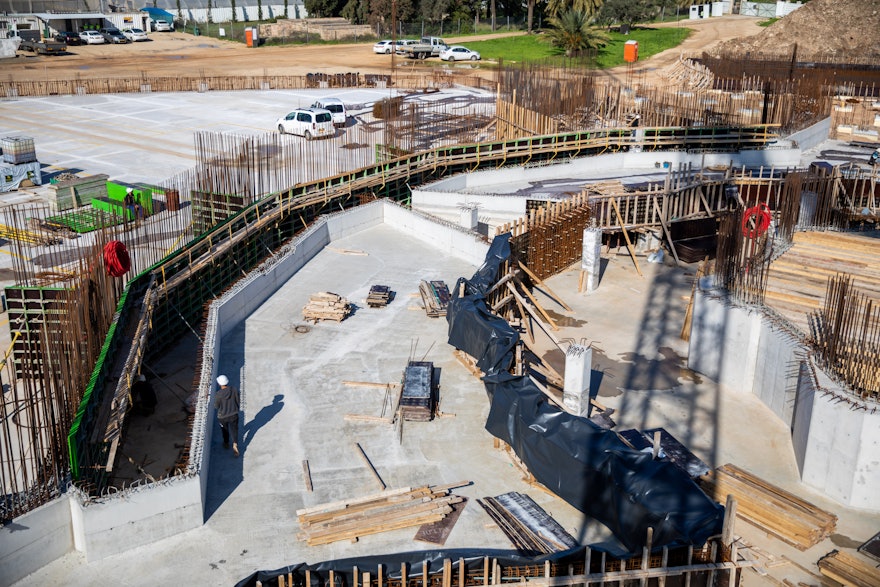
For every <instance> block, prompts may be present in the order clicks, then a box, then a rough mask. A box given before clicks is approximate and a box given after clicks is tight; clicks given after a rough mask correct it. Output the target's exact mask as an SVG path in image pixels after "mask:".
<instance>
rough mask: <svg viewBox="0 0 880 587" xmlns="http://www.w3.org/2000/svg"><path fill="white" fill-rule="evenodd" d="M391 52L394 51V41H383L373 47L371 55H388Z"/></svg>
mask: <svg viewBox="0 0 880 587" xmlns="http://www.w3.org/2000/svg"><path fill="white" fill-rule="evenodd" d="M392 51H394V41H392V40H391V39H385V40H384V41H379V42H378V43H376V44H375V45H373V53H380V54H381V53H384V54H386V55H390V54H391V52H392Z"/></svg>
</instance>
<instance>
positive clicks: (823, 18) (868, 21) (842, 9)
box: [709, 0, 880, 63]
mask: <svg viewBox="0 0 880 587" xmlns="http://www.w3.org/2000/svg"><path fill="white" fill-rule="evenodd" d="M795 45H796V46H797V55H798V59H800V60H804V59H811V58H816V59H823V58H824V59H829V58H833V59H835V60H841V59H843V60H845V61H847V62H850V63H873V62H876V61H878V60H880V0H811V1H810V2H807V3H806V4H804V5H803V6H802V7H801V8H798V9H797V10H795V11H794V12H792V13H791V14H789V15H788V16H786V17H785V18H782V19H780V20H778V21H776V22H775V23H773V24H772V25H770V26H769V27H766V28H765V29H763V30H762V31H761V32H760V33H758V34H757V35H754V36H751V37H747V38H742V39H740V38H732V39H731V40H729V41H725V42H724V43H720V44H718V45H717V46H716V47H715V48H714V49H711V50H710V51H709V52H711V53H714V54H717V55H724V54H725V53H746V52H749V53H752V54H757V53H761V54H768V55H788V56H790V55H791V54H792V52H793V51H794V50H795Z"/></svg>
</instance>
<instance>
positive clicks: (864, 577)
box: [817, 550, 880, 587]
mask: <svg viewBox="0 0 880 587" xmlns="http://www.w3.org/2000/svg"><path fill="white" fill-rule="evenodd" d="M817 564H818V565H819V570H820V571H821V572H822V574H823V575H825V576H826V577H831V578H832V579H834V580H835V581H837V582H838V583H840V584H841V585H847V586H851V587H877V586H878V585H880V569H877V567H875V566H874V565H872V564H871V563H869V562H868V561H866V560H864V559H862V558H860V557H858V556H856V555H852V554H848V553H846V552H840V551H837V550H833V551H831V552H829V553H828V554H826V555H825V556H823V557H822V558H820V559H819V562H818V563H817Z"/></svg>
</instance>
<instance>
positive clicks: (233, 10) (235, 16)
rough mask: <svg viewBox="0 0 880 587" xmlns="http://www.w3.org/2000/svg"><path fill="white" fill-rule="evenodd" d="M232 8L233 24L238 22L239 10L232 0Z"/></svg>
mask: <svg viewBox="0 0 880 587" xmlns="http://www.w3.org/2000/svg"><path fill="white" fill-rule="evenodd" d="M178 1H180V0H178ZM230 6H232V22H238V9H237V8H236V6H235V0H230Z"/></svg>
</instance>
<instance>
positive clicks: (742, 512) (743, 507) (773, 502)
mask: <svg viewBox="0 0 880 587" xmlns="http://www.w3.org/2000/svg"><path fill="white" fill-rule="evenodd" d="M700 485H701V486H702V487H703V489H704V490H705V491H706V493H707V494H708V495H709V496H711V497H713V498H714V499H715V501H717V502H719V503H725V501H726V500H727V495H728V494H730V495H733V497H734V498H736V501H737V504H736V515H737V516H738V517H740V518H742V519H744V520H745V521H747V522H749V523H751V524H753V525H755V526H757V527H758V528H761V529H762V530H764V531H765V532H768V533H769V534H772V535H774V536H776V537H777V538H779V539H780V540H782V541H784V542H787V543H788V544H791V545H792V546H794V547H795V548H797V549H798V550H806V549H808V548H810V547H811V546H813V545H815V544H818V543H819V542H821V541H822V540H824V539H825V538H827V537H829V536H831V534H832V533H833V532H834V529H835V527H836V526H837V516H835V515H834V514H832V513H829V512H826V511H824V510H821V509H819V508H818V507H816V506H815V505H813V504H811V503H810V502H808V501H805V500H803V499H801V498H799V497H797V496H796V495H794V494H792V493H789V492H788V491H785V490H784V489H781V488H779V487H776V486H775V485H771V484H770V483H768V482H766V481H764V480H763V479H760V478H758V477H755V476H754V475H752V474H751V473H749V472H748V471H745V470H743V469H740V468H739V467H736V466H734V465H731V464H727V465H724V466H723V467H719V468H717V469H716V470H715V471H714V474H712V473H710V474H709V475H706V476H704V477H702V478H701V479H700Z"/></svg>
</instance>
